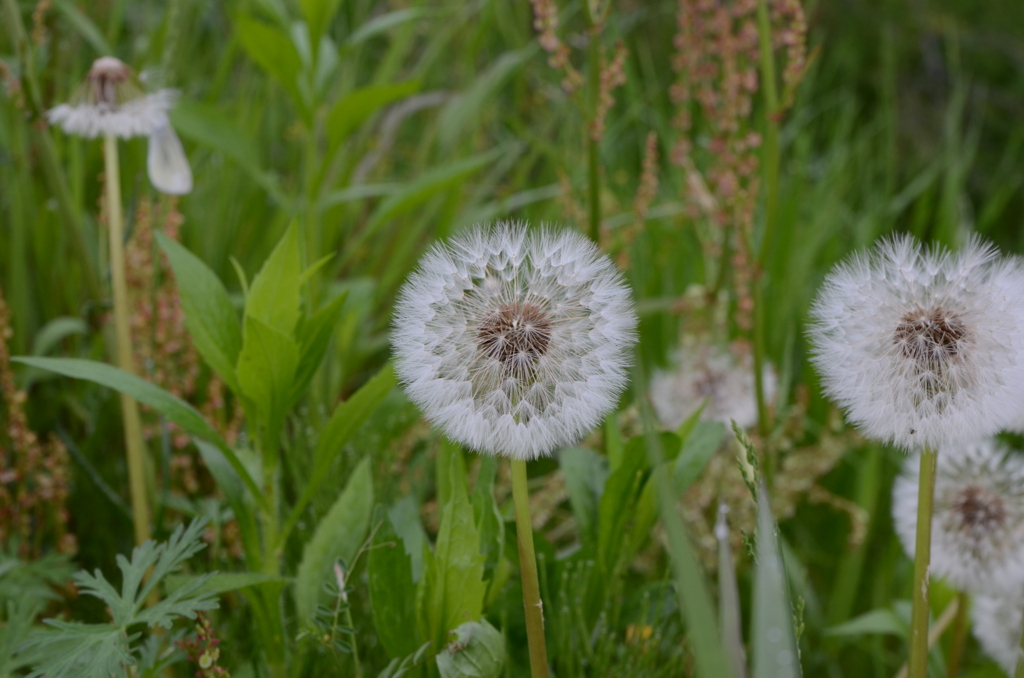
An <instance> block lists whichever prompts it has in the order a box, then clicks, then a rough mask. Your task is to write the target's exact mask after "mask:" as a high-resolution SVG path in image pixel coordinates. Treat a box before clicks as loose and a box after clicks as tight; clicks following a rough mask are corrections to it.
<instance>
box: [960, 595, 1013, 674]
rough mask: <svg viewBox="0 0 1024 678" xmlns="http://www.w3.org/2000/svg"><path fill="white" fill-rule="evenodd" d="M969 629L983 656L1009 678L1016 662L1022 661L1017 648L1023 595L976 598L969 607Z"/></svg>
mask: <svg viewBox="0 0 1024 678" xmlns="http://www.w3.org/2000/svg"><path fill="white" fill-rule="evenodd" d="M971 618H972V622H973V623H972V625H971V626H972V628H973V629H974V637H975V638H977V639H978V644H979V645H981V648H982V649H983V650H985V654H987V655H988V656H990V657H992V659H994V660H996V663H998V664H999V666H1001V667H1002V669H1003V670H1004V671H1006V675H1008V676H1012V675H1013V673H1014V671H1015V670H1016V667H1017V662H1018V661H1019V660H1021V659H1024V653H1021V649H1020V636H1021V626H1022V620H1024V596H1022V595H1021V594H1020V592H1018V593H1016V594H1015V595H999V596H994V595H983V596H976V597H975V598H974V603H973V605H972V608H971Z"/></svg>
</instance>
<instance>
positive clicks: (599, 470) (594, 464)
mask: <svg viewBox="0 0 1024 678" xmlns="http://www.w3.org/2000/svg"><path fill="white" fill-rule="evenodd" d="M558 463H559V465H560V466H561V467H562V476H563V477H564V478H565V490H566V493H567V494H568V495H569V505H570V506H572V512H573V515H574V516H576V524H577V525H578V526H579V529H578V532H579V535H580V540H581V541H583V542H584V543H593V544H596V542H597V525H598V513H597V506H598V502H599V501H600V499H601V494H602V492H603V491H604V484H605V481H606V480H607V479H608V460H607V459H606V458H605V457H602V456H600V455H598V454H597V453H595V452H593V451H592V450H588V449H585V448H582V447H570V448H568V449H565V450H562V453H561V456H560V457H559V462H558Z"/></svg>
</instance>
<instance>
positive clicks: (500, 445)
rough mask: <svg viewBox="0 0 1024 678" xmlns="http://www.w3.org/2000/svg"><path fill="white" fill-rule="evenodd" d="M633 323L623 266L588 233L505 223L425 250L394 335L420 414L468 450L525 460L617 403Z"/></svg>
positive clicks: (567, 440) (573, 436)
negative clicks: (617, 265)
mask: <svg viewBox="0 0 1024 678" xmlns="http://www.w3.org/2000/svg"><path fill="white" fill-rule="evenodd" d="M636 322H637V321H636V315H635V313H634V311H633V305H632V302H631V300H630V294H629V289H628V288H627V286H626V285H625V283H624V281H623V279H622V276H621V274H619V273H618V271H617V270H616V269H615V267H614V265H613V264H612V262H611V260H610V259H609V258H608V257H607V256H605V255H603V254H602V253H601V252H600V250H598V249H597V247H596V246H595V245H594V244H593V243H591V242H590V241H589V240H587V239H586V238H585V237H584V236H583V235H581V234H579V233H575V232H572V231H562V232H555V231H550V230H543V231H540V232H533V233H531V232H527V229H526V227H525V225H523V224H518V223H514V224H507V223H500V224H498V225H496V226H495V227H493V228H479V227H478V228H475V229H473V230H472V231H471V232H469V233H468V234H466V235H463V236H460V237H457V238H455V239H453V240H452V241H451V242H450V243H448V244H446V245H440V246H436V247H434V248H433V249H432V250H431V251H430V252H428V253H427V255H426V256H424V258H423V259H422V261H421V263H420V266H419V268H418V270H417V271H416V272H415V273H413V275H412V276H411V277H410V278H409V280H408V282H407V283H406V284H405V286H404V287H403V288H402V290H401V292H400V294H399V301H398V307H397V310H396V312H395V316H394V322H393V327H394V330H393V333H392V342H393V345H394V349H395V355H396V369H397V372H398V374H399V376H400V378H401V380H402V382H403V383H404V385H405V389H406V392H407V393H408V394H409V396H410V397H411V398H412V400H413V401H414V402H415V403H416V404H417V405H419V407H420V408H421V409H422V410H423V412H424V413H425V414H426V416H427V419H429V420H430V421H431V422H433V423H434V424H435V425H438V426H440V427H441V428H442V429H443V430H444V431H445V433H446V434H447V435H448V436H449V437H451V438H452V439H453V440H456V441H458V442H460V443H462V444H464V445H466V446H467V447H470V448H472V449H474V450H477V451H480V452H486V453H488V454H496V455H501V456H506V457H511V458H513V459H520V460H528V459H535V458H537V457H540V456H544V455H547V454H550V453H551V452H552V451H554V450H555V449H558V448H560V447H565V446H567V445H572V444H574V443H575V442H577V441H578V440H579V439H580V438H581V437H582V436H583V435H585V434H586V433H587V432H589V431H590V430H591V429H592V428H594V427H595V426H597V424H598V423H599V422H600V421H601V419H602V418H603V417H604V415H605V414H607V413H608V412H609V411H610V410H611V409H612V408H613V407H614V406H615V404H616V402H617V400H618V396H619V394H620V393H621V392H622V389H623V388H624V387H625V385H626V379H627V375H626V370H627V367H628V365H629V362H630V348H631V347H632V345H633V343H634V341H635V328H636Z"/></svg>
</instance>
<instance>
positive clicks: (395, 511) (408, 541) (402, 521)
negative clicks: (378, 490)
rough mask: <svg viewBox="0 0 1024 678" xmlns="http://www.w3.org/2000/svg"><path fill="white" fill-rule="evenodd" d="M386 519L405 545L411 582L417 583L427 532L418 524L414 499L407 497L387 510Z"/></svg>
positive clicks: (425, 546)
mask: <svg viewBox="0 0 1024 678" xmlns="http://www.w3.org/2000/svg"><path fill="white" fill-rule="evenodd" d="M388 518H390V519H391V524H392V525H394V527H395V532H397V533H398V536H399V537H401V539H402V543H403V544H404V545H405V552H406V553H407V554H408V556H409V562H410V564H411V565H412V580H413V581H414V582H417V583H418V582H419V580H420V577H421V576H422V574H423V552H424V551H426V550H428V548H429V547H428V546H427V532H426V530H424V529H423V523H422V522H420V506H419V504H418V503H417V502H416V498H415V497H413V496H412V495H407V496H405V497H403V498H402V499H400V500H399V501H398V502H396V503H395V505H394V506H392V507H391V508H390V509H388Z"/></svg>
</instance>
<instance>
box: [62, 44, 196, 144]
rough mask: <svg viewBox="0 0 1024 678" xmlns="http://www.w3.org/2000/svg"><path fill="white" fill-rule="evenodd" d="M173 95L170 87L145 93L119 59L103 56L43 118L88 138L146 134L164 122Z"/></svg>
mask: <svg viewBox="0 0 1024 678" xmlns="http://www.w3.org/2000/svg"><path fill="white" fill-rule="evenodd" d="M177 96H178V93H177V92H176V91H175V90H170V89H162V90H158V91H156V92H153V93H152V94H146V93H145V92H143V91H142V88H141V86H140V85H139V83H138V80H137V78H136V77H135V74H134V73H132V70H131V69H130V68H129V67H128V66H127V65H126V64H125V63H124V62H123V61H121V60H120V59H117V58H116V57H111V56H105V57H100V58H99V59H97V60H96V61H94V62H93V64H92V68H90V69H89V73H88V75H86V78H85V82H84V83H82V85H81V86H80V87H79V88H78V90H77V91H76V92H75V94H74V96H72V98H71V101H69V102H68V103H66V104H61V105H59V106H56V107H54V108H52V109H50V110H49V111H48V112H47V114H46V117H47V120H49V122H50V124H52V125H60V127H61V128H62V129H63V130H64V131H65V132H67V133H68V134H74V135H77V136H81V137H85V138H88V139H95V138H96V137H100V136H106V135H108V134H112V135H114V136H118V137H121V138H123V139H128V138H131V137H138V136H149V135H150V134H152V133H154V132H155V131H157V130H159V129H160V128H161V127H164V126H166V125H168V117H167V112H168V111H169V110H170V109H171V108H172V107H173V106H174V102H175V100H176V99H177Z"/></svg>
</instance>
